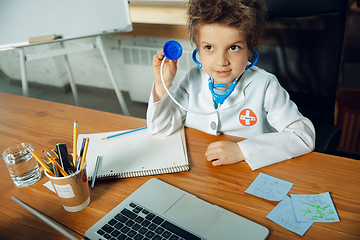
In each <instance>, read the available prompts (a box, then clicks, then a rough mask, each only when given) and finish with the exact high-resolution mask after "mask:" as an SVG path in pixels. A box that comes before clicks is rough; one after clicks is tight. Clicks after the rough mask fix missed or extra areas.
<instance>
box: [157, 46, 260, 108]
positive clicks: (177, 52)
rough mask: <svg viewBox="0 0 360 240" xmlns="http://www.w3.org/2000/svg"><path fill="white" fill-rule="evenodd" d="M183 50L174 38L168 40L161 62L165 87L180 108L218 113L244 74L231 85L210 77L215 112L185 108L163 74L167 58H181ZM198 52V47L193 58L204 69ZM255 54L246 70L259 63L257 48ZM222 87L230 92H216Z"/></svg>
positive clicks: (161, 73)
mask: <svg viewBox="0 0 360 240" xmlns="http://www.w3.org/2000/svg"><path fill="white" fill-rule="evenodd" d="M182 51H183V50H182V47H181V45H180V43H179V42H177V41H174V40H170V41H168V42H166V43H165V45H164V47H163V52H164V55H165V57H164V59H163V61H162V63H161V68H160V76H161V81H162V83H163V85H164V88H165V90H166V92H167V94H168V95H169V97H170V98H171V99H172V100H173V101H174V102H175V103H176V105H178V106H179V107H180V108H182V109H184V110H185V111H188V112H191V113H194V114H199V115H211V114H214V113H217V112H218V111H219V110H220V107H221V106H222V104H223V103H224V101H225V100H226V99H227V98H228V97H229V96H230V94H231V93H232V92H233V91H234V89H235V86H236V83H237V80H238V78H239V77H240V76H241V75H242V73H241V74H240V76H239V77H237V78H235V79H234V80H233V82H232V84H231V85H230V86H229V85H226V84H213V81H212V79H211V77H209V79H208V83H209V89H210V92H211V94H212V95H213V97H214V98H215V101H216V102H217V104H218V107H217V108H216V110H215V111H214V112H210V113H202V112H196V111H193V110H190V109H188V108H185V107H184V106H182V105H181V104H180V103H179V102H178V101H176V99H175V98H174V97H173V96H172V95H171V94H170V92H169V90H168V89H167V87H166V84H165V82H164V76H163V67H164V63H165V60H166V59H169V60H177V59H179V58H180V57H181V55H182ZM197 52H198V51H197V49H195V50H194V51H193V54H192V59H193V61H194V62H195V63H196V65H198V66H199V67H200V68H201V69H202V68H203V67H202V64H201V63H200V62H199V61H198V60H197V59H196V54H197ZM253 54H254V57H255V60H254V61H253V62H252V63H251V64H250V65H248V66H246V68H245V71H246V70H248V69H250V68H251V67H253V66H254V65H255V64H256V63H257V61H258V59H259V55H258V53H257V52H256V51H255V50H253ZM220 87H221V88H226V89H228V92H227V93H226V94H223V95H221V94H217V93H215V91H214V89H216V88H220Z"/></svg>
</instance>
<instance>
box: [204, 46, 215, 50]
mask: <svg viewBox="0 0 360 240" xmlns="http://www.w3.org/2000/svg"><path fill="white" fill-rule="evenodd" d="M205 49H206V50H208V51H211V50H213V49H214V47H213V46H205Z"/></svg>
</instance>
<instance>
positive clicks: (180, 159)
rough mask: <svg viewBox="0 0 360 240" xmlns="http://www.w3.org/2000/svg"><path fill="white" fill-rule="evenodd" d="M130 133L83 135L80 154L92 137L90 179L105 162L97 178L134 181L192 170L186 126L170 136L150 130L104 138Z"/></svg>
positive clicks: (89, 164) (79, 141) (79, 145)
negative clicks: (187, 149) (187, 147)
mask: <svg viewBox="0 0 360 240" xmlns="http://www.w3.org/2000/svg"><path fill="white" fill-rule="evenodd" d="M121 132H126V131H117V132H104V133H93V134H79V136H78V140H77V152H78V153H79V152H80V148H81V143H82V140H83V138H90V140H89V146H88V151H87V154H86V164H87V166H86V168H87V169H86V170H87V176H88V180H91V179H92V177H93V174H94V171H95V165H96V160H97V157H98V156H100V157H101V160H100V163H99V168H98V171H97V175H96V179H107V178H130V177H140V176H150V175H158V174H165V173H175V172H182V171H189V170H190V166H189V162H188V157H187V151H186V142H185V131H184V127H181V128H180V129H179V130H177V131H176V132H174V133H173V134H171V135H170V136H167V137H159V136H154V135H151V134H150V133H149V132H148V130H147V129H143V130H140V131H136V132H131V133H128V134H125V135H122V136H118V137H114V138H109V139H106V140H103V138H105V137H108V136H111V135H114V134H117V133H121Z"/></svg>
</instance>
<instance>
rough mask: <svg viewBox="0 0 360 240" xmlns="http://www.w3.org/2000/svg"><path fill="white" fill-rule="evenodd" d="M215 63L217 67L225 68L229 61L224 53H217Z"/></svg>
mask: <svg viewBox="0 0 360 240" xmlns="http://www.w3.org/2000/svg"><path fill="white" fill-rule="evenodd" d="M216 63H217V64H218V65H219V66H226V65H228V64H229V60H228V58H227V56H226V54H225V53H219V54H217V59H216Z"/></svg>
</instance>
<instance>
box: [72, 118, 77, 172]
mask: <svg viewBox="0 0 360 240" xmlns="http://www.w3.org/2000/svg"><path fill="white" fill-rule="evenodd" d="M77 127H78V121H74V136H73V165H74V167H75V169H76V159H77V158H76V148H77ZM75 171H76V170H75Z"/></svg>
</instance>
